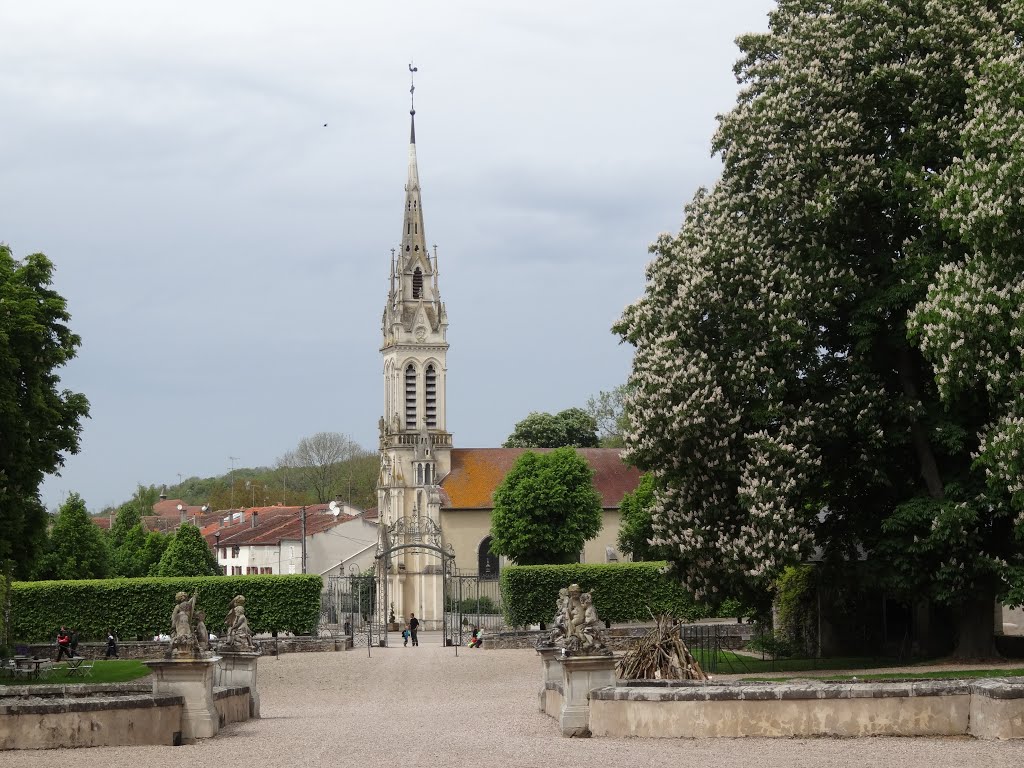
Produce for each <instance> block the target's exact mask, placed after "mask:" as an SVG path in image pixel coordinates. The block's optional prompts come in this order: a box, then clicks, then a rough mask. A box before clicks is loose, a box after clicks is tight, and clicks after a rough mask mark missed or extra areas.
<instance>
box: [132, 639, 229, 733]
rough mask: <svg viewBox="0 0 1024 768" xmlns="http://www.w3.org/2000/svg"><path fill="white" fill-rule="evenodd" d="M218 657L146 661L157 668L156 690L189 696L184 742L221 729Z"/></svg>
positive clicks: (186, 704)
mask: <svg viewBox="0 0 1024 768" xmlns="http://www.w3.org/2000/svg"><path fill="white" fill-rule="evenodd" d="M218 661H220V657H219V656H213V657H211V658H208V659H161V660H160V661H146V662H143V663H144V664H145V665H146V666H147V667H149V668H150V669H152V670H153V693H173V694H176V695H178V696H183V697H184V698H185V707H184V709H183V711H182V713H181V741H182V743H183V744H191V743H193V742H195V740H196V739H208V738H210V737H212V736H216V735H217V731H219V730H220V717H219V715H218V714H217V707H216V705H215V704H214V701H213V677H214V672H215V670H216V669H217V662H218Z"/></svg>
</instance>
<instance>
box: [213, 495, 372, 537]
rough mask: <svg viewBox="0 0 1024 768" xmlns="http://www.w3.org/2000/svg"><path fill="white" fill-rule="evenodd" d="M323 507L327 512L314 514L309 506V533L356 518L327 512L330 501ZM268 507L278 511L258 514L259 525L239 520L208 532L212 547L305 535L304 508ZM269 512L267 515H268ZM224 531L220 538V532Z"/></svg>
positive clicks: (307, 532) (307, 510)
mask: <svg viewBox="0 0 1024 768" xmlns="http://www.w3.org/2000/svg"><path fill="white" fill-rule="evenodd" d="M315 506H317V507H322V508H323V510H324V511H318V512H313V513H310V511H309V510H310V509H311V507H306V535H307V536H312V535H313V534H316V533H320V532H322V531H326V530H329V529H330V528H333V527H334V526H336V525H340V524H342V523H345V522H348V521H349V520H355V519H356V518H355V516H354V515H347V514H344V513H342V514H339V515H338V516H337V517H335V516H334V515H333V514H330V513H329V512H327V511H325V510H326V508H327V505H326V504H321V505H315ZM268 510H275V511H276V514H275V513H269V512H268V513H261V514H259V515H257V516H256V526H255V527H253V526H252V523H251V519H250V522H248V523H239V524H236V525H233V526H230V527H227V528H217V529H214V530H213V531H211V532H210V533H208V534H205V538H206V541H207V542H208V543H209V544H210V546H216V545H217V544H218V543H219V545H220V546H222V547H223V546H231V547H239V546H253V545H266V544H279V543H280V542H281V541H282V539H285V540H291V539H295V540H297V539H300V538H301V537H302V512H301V508H300V507H270V508H268ZM264 514H267V517H266V518H265V517H264ZM217 533H220V538H219V539H218V538H217V536H216V534H217Z"/></svg>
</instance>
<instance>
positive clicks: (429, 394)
mask: <svg viewBox="0 0 1024 768" xmlns="http://www.w3.org/2000/svg"><path fill="white" fill-rule="evenodd" d="M426 401H427V427H429V428H430V429H437V372H436V371H435V370H434V366H433V365H428V366H427V375H426Z"/></svg>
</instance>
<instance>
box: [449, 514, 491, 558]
mask: <svg viewBox="0 0 1024 768" xmlns="http://www.w3.org/2000/svg"><path fill="white" fill-rule="evenodd" d="M441 530H442V531H444V540H445V543H446V544H451V545H452V547H454V548H455V567H456V568H458V569H459V570H461V571H474V572H475V571H476V569H477V548H478V547H479V546H480V542H481V541H482V540H483V539H484V538H485V537H486V536H488V535H489V534H490V532H491V511H490V510H489V509H463V510H459V511H458V512H454V511H450V510H441Z"/></svg>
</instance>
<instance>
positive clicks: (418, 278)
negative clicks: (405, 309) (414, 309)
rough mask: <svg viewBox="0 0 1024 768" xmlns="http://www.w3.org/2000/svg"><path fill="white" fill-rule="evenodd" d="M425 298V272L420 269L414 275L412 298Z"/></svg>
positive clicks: (417, 268)
mask: <svg viewBox="0 0 1024 768" xmlns="http://www.w3.org/2000/svg"><path fill="white" fill-rule="evenodd" d="M422 296H423V272H422V271H420V268H419V267H416V271H415V272H413V273H412V297H413V298H414V299H419V298H421V297H422Z"/></svg>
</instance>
